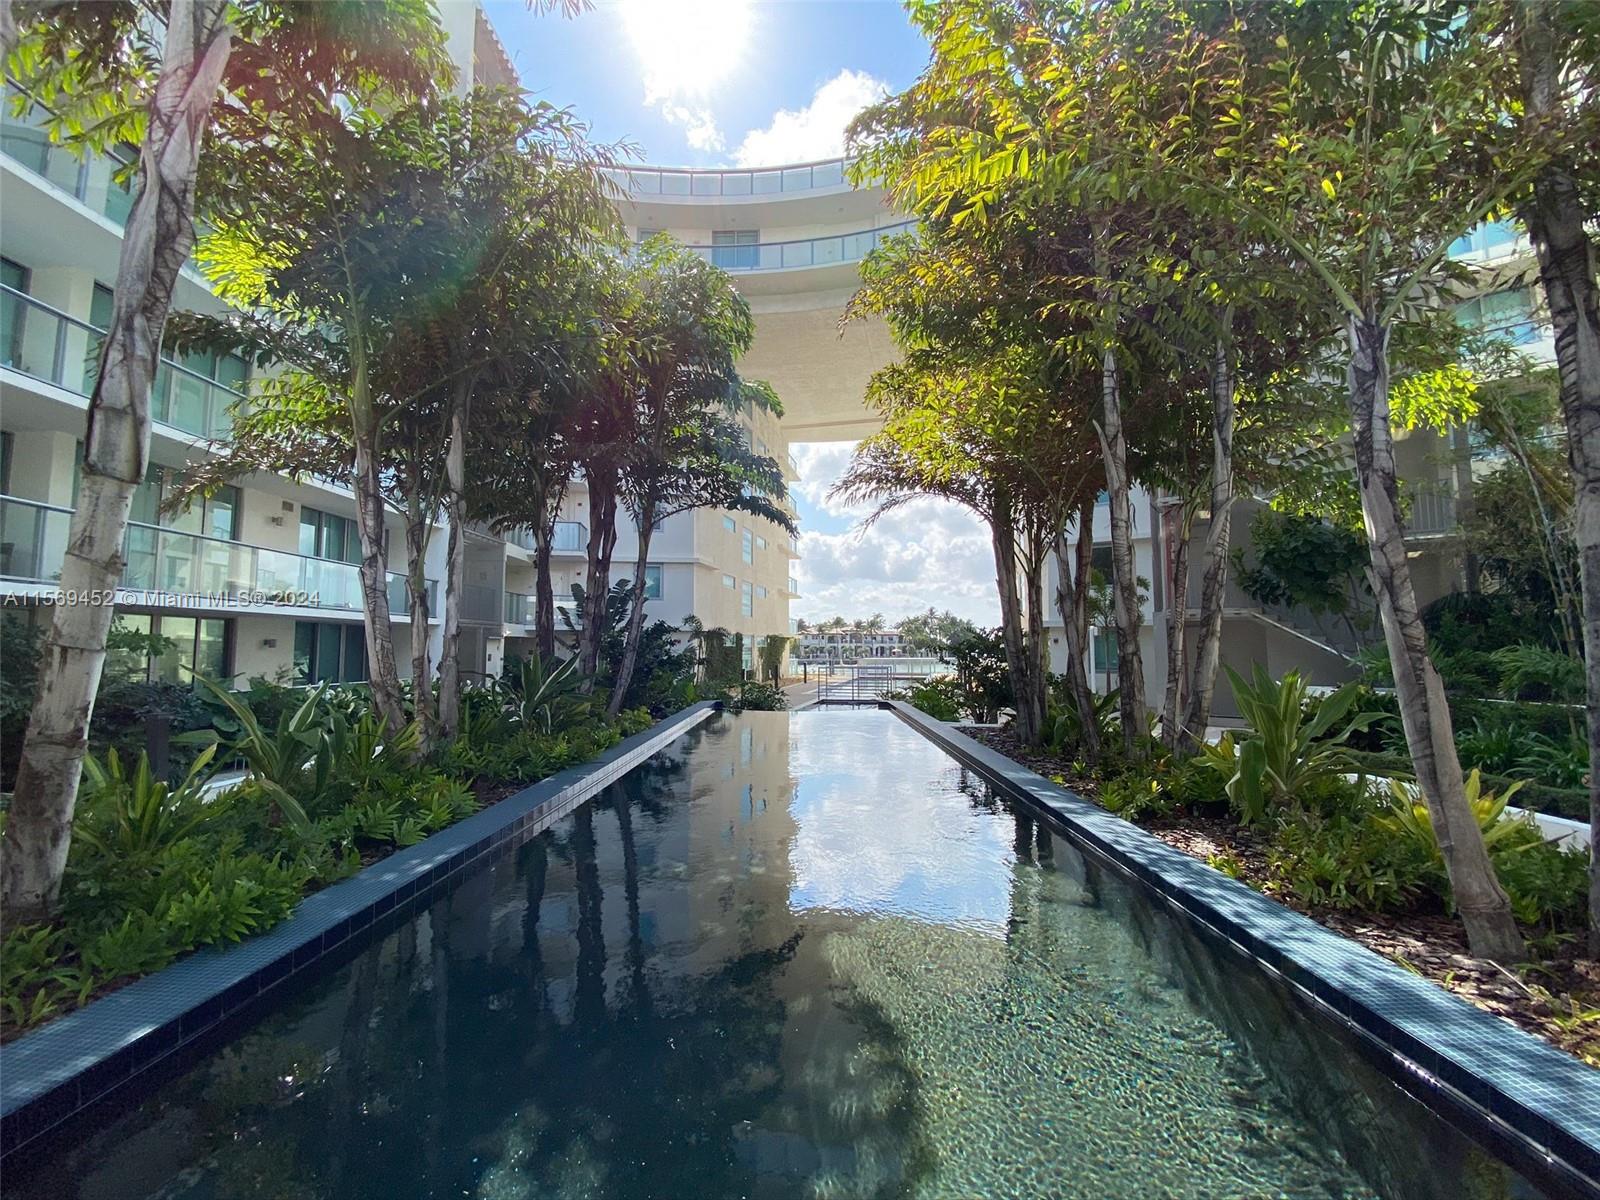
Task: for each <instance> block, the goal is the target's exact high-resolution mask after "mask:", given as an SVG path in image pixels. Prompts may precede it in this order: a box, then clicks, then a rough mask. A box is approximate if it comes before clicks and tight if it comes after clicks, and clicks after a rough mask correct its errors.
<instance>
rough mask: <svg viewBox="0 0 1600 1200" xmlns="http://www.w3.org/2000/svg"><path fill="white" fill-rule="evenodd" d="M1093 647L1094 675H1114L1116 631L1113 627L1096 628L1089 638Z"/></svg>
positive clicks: (1115, 666)
mask: <svg viewBox="0 0 1600 1200" xmlns="http://www.w3.org/2000/svg"><path fill="white" fill-rule="evenodd" d="M1091 644H1092V645H1093V647H1094V673H1095V674H1096V675H1115V674H1116V673H1117V631H1116V630H1115V629H1096V630H1095V631H1094V636H1093V637H1092V638H1091Z"/></svg>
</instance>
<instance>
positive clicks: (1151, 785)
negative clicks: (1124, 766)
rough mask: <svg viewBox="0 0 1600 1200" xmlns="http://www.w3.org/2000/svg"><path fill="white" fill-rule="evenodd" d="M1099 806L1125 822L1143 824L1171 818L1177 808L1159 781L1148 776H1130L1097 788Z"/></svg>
mask: <svg viewBox="0 0 1600 1200" xmlns="http://www.w3.org/2000/svg"><path fill="white" fill-rule="evenodd" d="M1100 803H1101V804H1102V805H1104V806H1105V807H1106V808H1107V809H1108V810H1110V811H1111V812H1114V813H1116V814H1117V816H1119V817H1121V818H1122V819H1123V820H1125V821H1144V820H1150V819H1151V818H1155V817H1167V816H1171V815H1172V814H1173V813H1174V812H1176V811H1177V809H1178V807H1179V805H1178V801H1177V800H1176V798H1175V797H1174V796H1173V795H1172V793H1171V792H1169V791H1167V790H1166V789H1165V788H1163V787H1162V786H1161V781H1160V780H1159V779H1157V778H1155V777H1153V776H1151V775H1146V774H1141V773H1138V772H1130V773H1128V774H1126V775H1119V776H1117V777H1115V778H1113V779H1108V780H1106V782H1105V783H1103V784H1101V785H1100Z"/></svg>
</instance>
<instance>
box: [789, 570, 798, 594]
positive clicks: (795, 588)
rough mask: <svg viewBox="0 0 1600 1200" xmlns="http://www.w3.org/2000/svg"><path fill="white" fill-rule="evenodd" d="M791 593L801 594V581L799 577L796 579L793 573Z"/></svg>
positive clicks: (790, 584) (790, 585)
mask: <svg viewBox="0 0 1600 1200" xmlns="http://www.w3.org/2000/svg"><path fill="white" fill-rule="evenodd" d="M789 595H791V596H799V595H800V581H799V580H798V579H796V578H795V577H794V576H793V575H791V576H789Z"/></svg>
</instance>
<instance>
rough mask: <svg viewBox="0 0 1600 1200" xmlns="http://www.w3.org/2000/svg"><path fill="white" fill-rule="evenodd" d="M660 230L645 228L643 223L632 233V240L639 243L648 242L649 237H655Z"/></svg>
mask: <svg viewBox="0 0 1600 1200" xmlns="http://www.w3.org/2000/svg"><path fill="white" fill-rule="evenodd" d="M660 232H661V230H659V229H647V228H645V227H644V226H643V225H641V226H639V229H638V232H637V233H635V234H634V238H633V240H634V241H635V242H636V243H638V244H640V245H643V244H644V243H645V242H648V241H649V240H650V239H651V238H653V237H655V236H656V234H658V233H660Z"/></svg>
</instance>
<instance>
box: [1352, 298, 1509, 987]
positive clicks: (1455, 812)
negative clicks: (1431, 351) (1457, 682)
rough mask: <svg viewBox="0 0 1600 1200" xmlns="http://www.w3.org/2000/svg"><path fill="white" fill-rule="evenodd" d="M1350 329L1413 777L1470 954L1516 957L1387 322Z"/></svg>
mask: <svg viewBox="0 0 1600 1200" xmlns="http://www.w3.org/2000/svg"><path fill="white" fill-rule="evenodd" d="M1349 337H1350V364H1349V379H1348V384H1349V397H1350V420H1351V426H1352V429H1353V432H1354V434H1355V452H1356V453H1355V457H1356V482H1357V485H1358V486H1359V487H1360V490H1361V511H1362V513H1363V515H1364V516H1365V517H1366V524H1367V540H1368V544H1369V545H1370V547H1371V553H1372V582H1373V591H1374V592H1375V593H1376V595H1377V598H1378V613H1379V616H1380V617H1381V618H1382V620H1383V634H1384V640H1385V642H1387V643H1388V647H1389V663H1390V666H1391V667H1392V668H1393V670H1394V683H1395V696H1396V699H1397V700H1398V701H1399V706H1400V721H1401V724H1402V725H1403V726H1404V727H1405V734H1406V745H1407V746H1408V747H1409V748H1410V751H1411V763H1412V766H1413V768H1414V769H1415V771H1416V776H1417V786H1418V788H1419V789H1420V790H1421V792H1422V797H1423V800H1424V802H1425V803H1426V804H1427V807H1428V815H1429V817H1430V818H1431V819H1432V822H1433V831H1434V836H1435V838H1436V839H1437V841H1438V843H1439V853H1440V855H1441V856H1442V857H1443V859H1444V865H1445V870H1446V872H1447V873H1448V874H1449V877H1450V889H1451V892H1452V894H1453V895H1454V897H1455V903H1456V908H1457V909H1458V910H1459V911H1460V913H1461V921H1462V924H1463V925H1465V926H1466V930H1467V942H1468V944H1469V945H1470V947H1471V949H1472V953H1473V954H1475V955H1477V956H1478V957H1480V958H1489V959H1493V960H1494V961H1495V962H1499V963H1506V964H1510V963H1517V962H1520V961H1522V959H1523V957H1524V954H1523V944H1522V935H1521V933H1519V932H1518V930H1517V923H1516V921H1515V920H1514V919H1513V917H1512V915H1511V902H1510V900H1508V899H1507V897H1506V893H1505V889H1504V888H1502V887H1501V886H1500V881H1499V879H1498V878H1496V876H1495V873H1494V865H1493V864H1492V863H1491V862H1490V861H1489V852H1488V850H1487V849H1486V848H1485V846H1484V844H1483V834H1482V832H1481V831H1480V830H1479V829H1478V822H1477V819H1476V817H1475V816H1474V815H1473V812H1472V808H1471V806H1470V805H1469V804H1468V803H1467V798H1466V791H1465V788H1464V785H1463V781H1462V777H1461V760H1460V759H1459V758H1458V757H1457V755H1456V739H1455V730H1454V729H1453V728H1452V726H1451V722H1450V709H1449V706H1448V705H1447V704H1446V702H1445V695H1444V685H1443V683H1441V682H1440V679H1439V672H1438V671H1436V670H1435V669H1434V665H1433V660H1432V658H1430V657H1429V655H1428V638H1427V634H1426V632H1425V631H1424V630H1423V627H1422V616H1421V614H1420V613H1419V612H1418V610H1417V598H1416V593H1415V592H1414V591H1413V590H1412V587H1411V566H1410V562H1409V560H1408V559H1407V558H1406V544H1405V533H1404V531H1403V530H1402V528H1401V525H1400V506H1399V501H1398V495H1399V493H1398V489H1397V485H1396V480H1395V466H1394V442H1393V439H1392V437H1391V435H1390V432H1389V331H1388V329H1387V327H1385V326H1381V325H1379V323H1378V322H1377V321H1376V320H1374V319H1372V318H1370V317H1369V318H1365V319H1358V318H1354V317H1352V318H1351V319H1350V327H1349Z"/></svg>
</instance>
